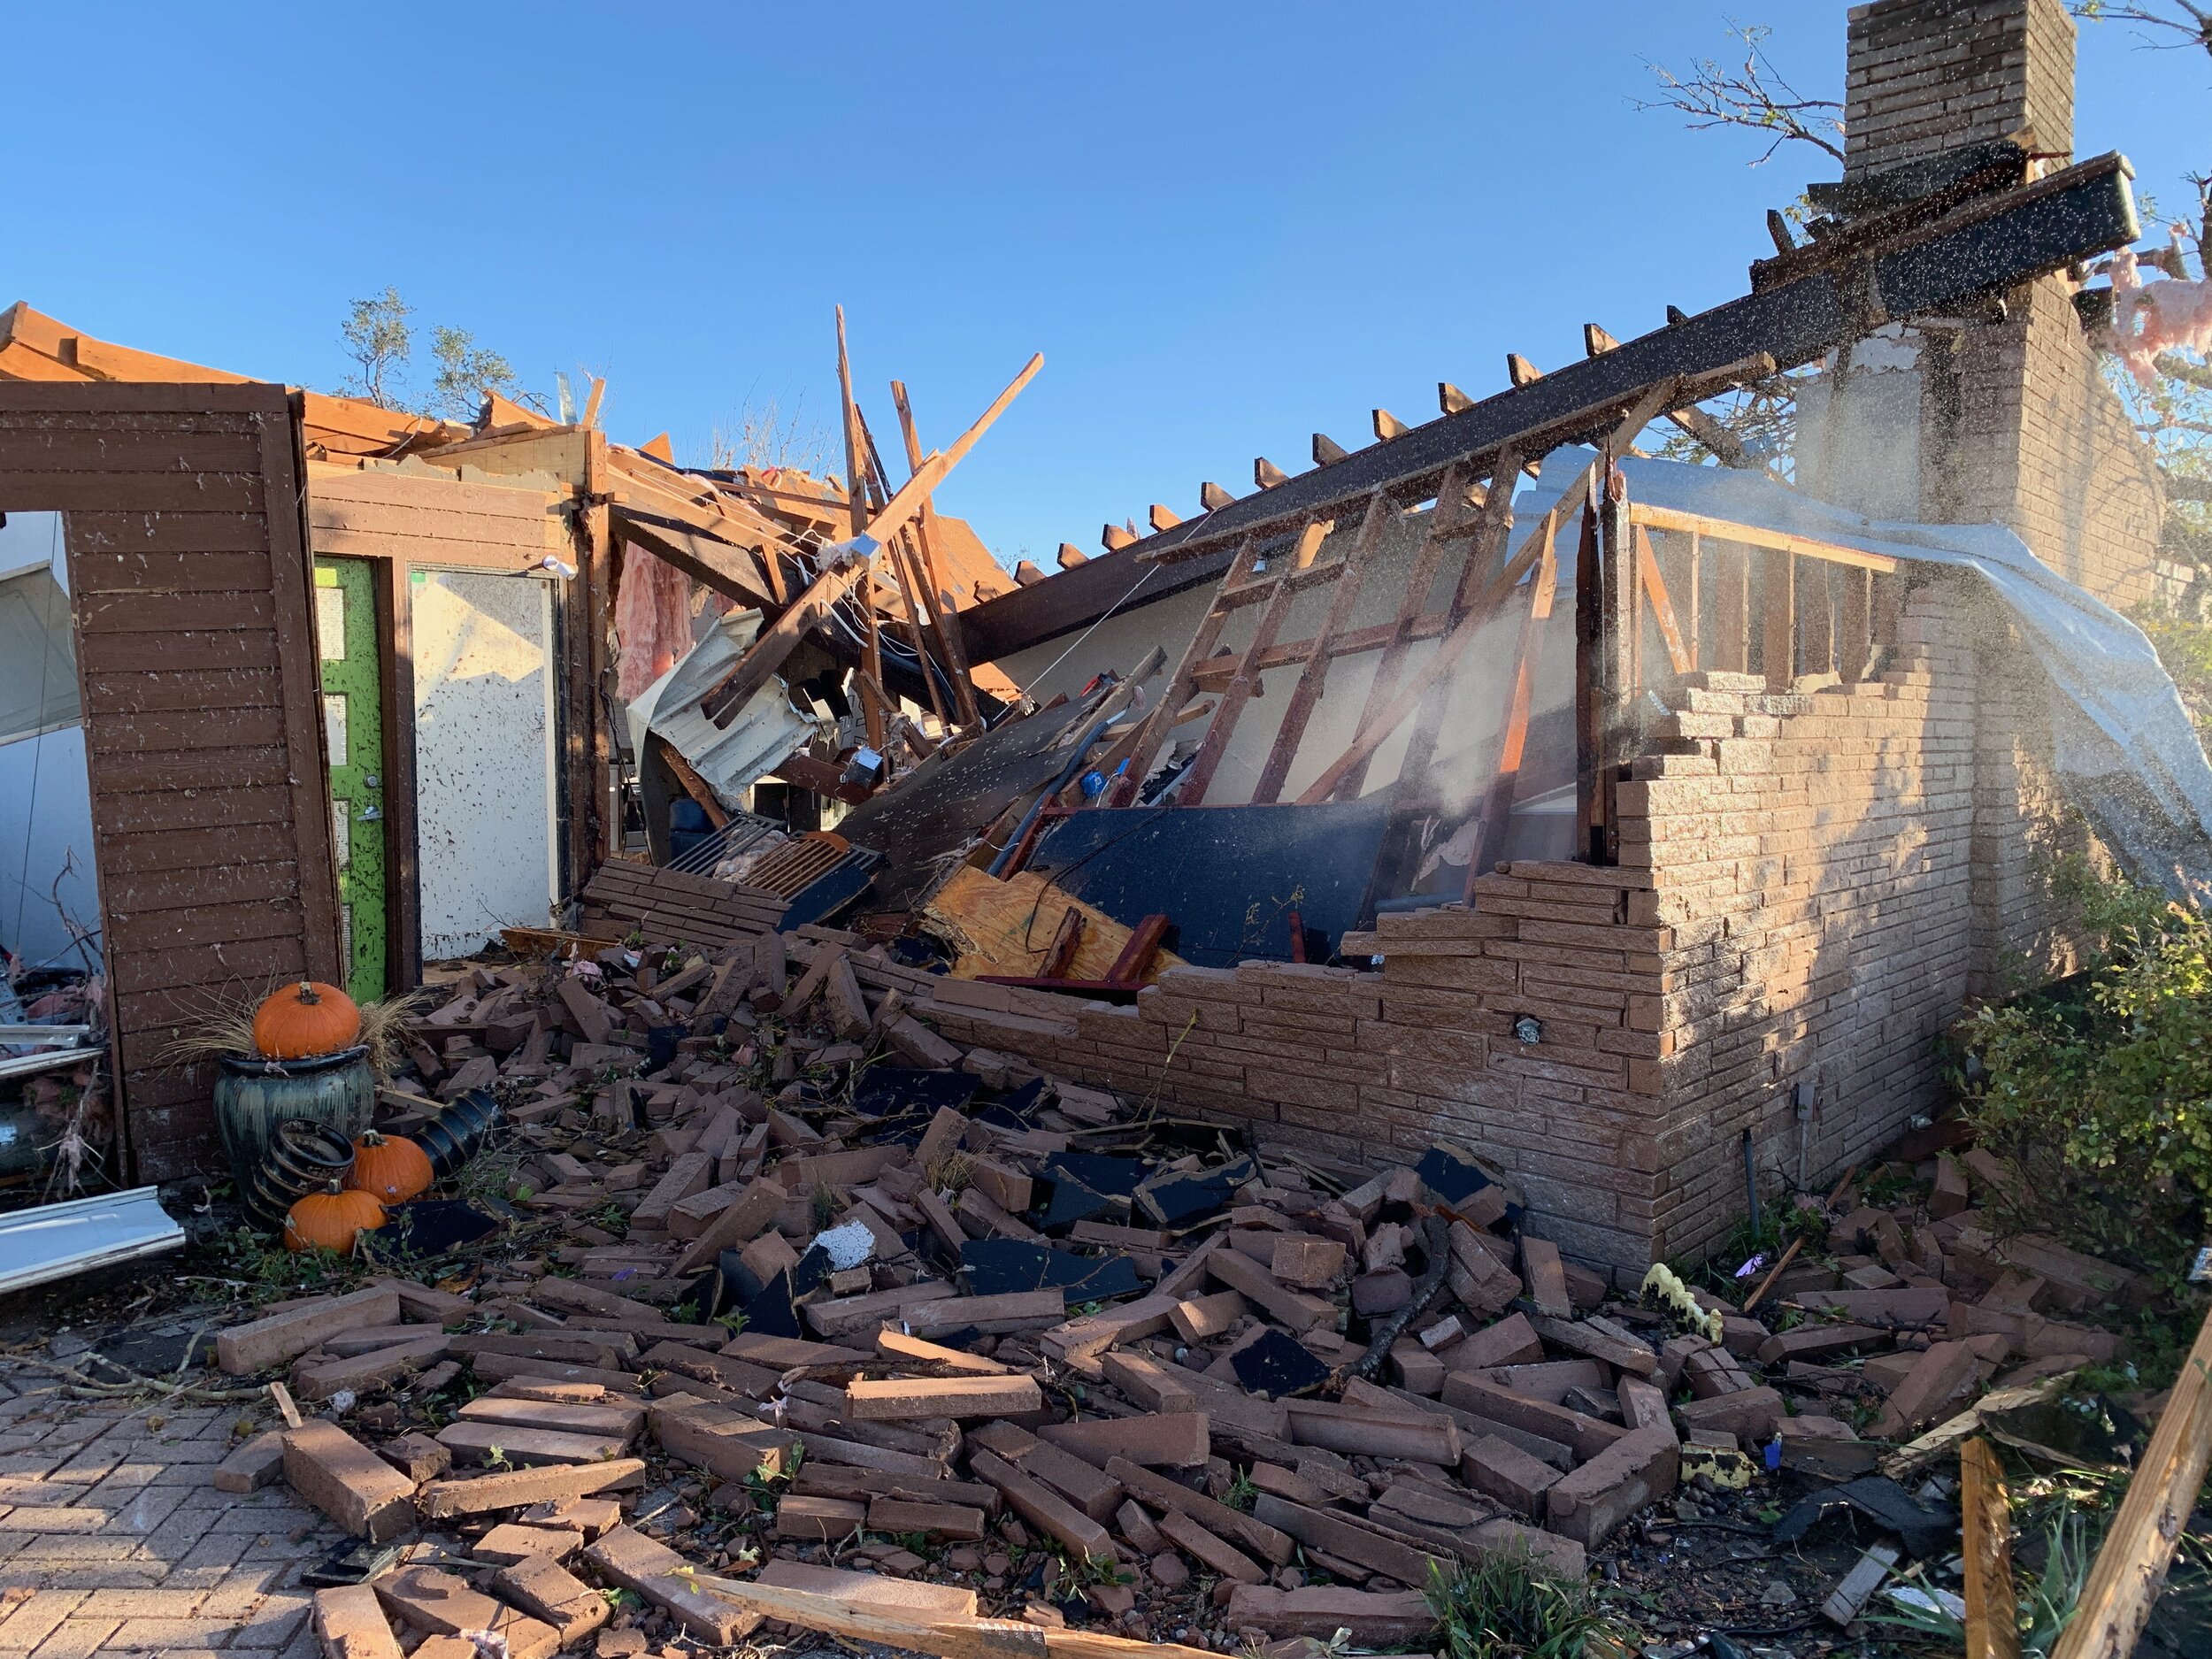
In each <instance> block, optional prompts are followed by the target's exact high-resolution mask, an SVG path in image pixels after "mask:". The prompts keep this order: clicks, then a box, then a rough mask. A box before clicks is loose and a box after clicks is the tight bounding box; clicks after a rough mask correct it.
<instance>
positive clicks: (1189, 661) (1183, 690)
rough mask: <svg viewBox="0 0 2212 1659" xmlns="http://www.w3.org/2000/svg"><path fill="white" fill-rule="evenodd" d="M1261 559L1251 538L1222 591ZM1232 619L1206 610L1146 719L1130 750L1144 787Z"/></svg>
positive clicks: (1224, 580)
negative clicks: (1170, 677) (1179, 714)
mask: <svg viewBox="0 0 2212 1659" xmlns="http://www.w3.org/2000/svg"><path fill="white" fill-rule="evenodd" d="M1258 558H1259V538H1258V537H1256V536H1247V537H1246V538H1245V540H1244V545H1243V546H1241V547H1240V548H1239V549H1237V553H1236V557H1234V558H1233V559H1231V560H1230V561H1229V568H1228V571H1227V572H1225V574H1224V575H1223V577H1222V579H1221V582H1222V588H1224V589H1225V590H1226V589H1228V588H1234V587H1236V586H1237V585H1239V584H1240V582H1242V581H1244V580H1246V579H1247V578H1248V577H1249V576H1250V575H1251V573H1252V566H1253V565H1255V564H1256V562H1257V561H1258ZM1228 619H1229V612H1228V611H1225V610H1224V609H1223V608H1222V607H1221V606H1220V604H1218V603H1215V604H1211V605H1209V606H1208V607H1207V608H1206V614H1205V615H1204V616H1203V617H1202V618H1200V619H1199V624H1198V631H1197V632H1196V633H1195V634H1192V635H1191V641H1190V644H1189V645H1188V646H1187V647H1185V648H1184V651H1183V660H1182V661H1181V662H1180V663H1179V664H1177V665H1176V669H1175V677H1174V678H1173V679H1172V680H1169V681H1168V683H1167V690H1166V692H1165V693H1164V694H1163V695H1162V696H1161V698H1160V701H1159V702H1158V703H1156V704H1155V705H1154V706H1153V710H1152V712H1151V713H1150V714H1149V715H1148V716H1146V717H1145V722H1144V726H1143V727H1142V728H1141V731H1140V733H1139V734H1138V737H1137V741H1136V742H1135V743H1134V744H1133V746H1132V747H1131V749H1130V750H1129V769H1130V771H1131V772H1133V773H1134V774H1135V775H1136V779H1137V782H1138V783H1139V785H1140V786H1141V785H1142V783H1143V782H1144V780H1145V779H1146V778H1147V777H1148V776H1150V775H1151V772H1152V768H1153V765H1154V764H1155V763H1156V761H1157V760H1158V759H1159V757H1160V750H1161V749H1164V747H1166V744H1167V734H1168V731H1169V729H1170V728H1171V726H1173V725H1174V723H1175V719H1176V718H1178V717H1177V712H1176V711H1177V710H1180V709H1181V708H1182V707H1183V706H1184V705H1185V704H1186V703H1188V702H1189V701H1190V697H1191V690H1192V687H1193V686H1194V684H1195V681H1196V679H1197V674H1198V669H1199V665H1200V664H1202V663H1204V662H1205V660H1206V659H1207V658H1208V657H1211V656H1212V655H1213V650H1214V647H1215V646H1216V645H1217V644H1218V643H1219V642H1220V640H1221V630H1222V627H1223V626H1224V625H1225V624H1226V623H1227V621H1228ZM1215 718H1217V719H1218V718H1220V712H1219V710H1216V711H1215ZM1208 729H1209V730H1210V729H1211V728H1210V727H1209V728H1208Z"/></svg>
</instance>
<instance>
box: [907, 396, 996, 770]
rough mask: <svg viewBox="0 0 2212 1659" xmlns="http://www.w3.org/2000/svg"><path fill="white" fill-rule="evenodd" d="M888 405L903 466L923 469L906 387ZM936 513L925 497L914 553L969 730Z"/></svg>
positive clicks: (962, 653) (968, 684)
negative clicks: (895, 421)
mask: <svg viewBox="0 0 2212 1659" xmlns="http://www.w3.org/2000/svg"><path fill="white" fill-rule="evenodd" d="M891 402H892V403H893V404H894V405H895V407H896V408H897V410H898V414H899V435H900V436H901V438H902V439H903V440H904V442H905V444H906V465H907V467H908V469H909V470H910V472H919V471H920V470H921V466H922V440H921V436H920V434H919V433H918V430H917V429H916V427H915V425H914V409H913V405H912V404H911V403H909V402H908V401H907V396H906V383H905V382H904V381H903V380H894V381H892V382H891ZM936 526H937V510H936V508H935V507H934V506H933V505H932V504H931V503H930V501H929V498H928V497H927V496H924V497H923V498H922V503H921V506H920V507H919V509H918V510H917V511H916V513H915V515H914V523H913V526H912V530H913V552H914V556H915V559H916V561H917V563H918V565H919V567H920V568H919V570H918V574H919V575H920V577H921V578H922V579H923V580H925V581H926V583H927V585H928V588H929V608H930V612H931V614H932V615H933V616H934V617H935V618H936V619H937V631H938V639H939V642H940V643H941V645H942V646H943V648H944V655H945V666H946V667H947V668H949V670H951V672H952V695H953V705H954V707H955V709H956V710H957V711H958V713H959V716H960V724H961V725H962V726H967V727H969V728H971V729H972V728H973V727H974V726H976V725H978V724H979V722H980V720H981V719H982V716H981V714H980V713H979V711H978V710H977V708H976V703H975V681H974V679H973V677H972V674H971V672H970V670H969V667H968V651H967V643H966V641H965V638H964V636H963V634H961V631H960V607H959V606H958V604H957V603H954V602H953V601H952V600H950V599H949V598H948V597H947V596H946V593H945V589H944V588H943V586H942V579H941V577H940V576H939V574H938V566H937V554H936V546H935V538H936V534H937V530H936Z"/></svg>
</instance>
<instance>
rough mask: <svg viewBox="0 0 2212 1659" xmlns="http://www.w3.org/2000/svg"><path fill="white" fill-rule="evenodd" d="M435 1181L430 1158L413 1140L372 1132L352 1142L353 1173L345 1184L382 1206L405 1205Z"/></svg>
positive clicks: (435, 1175)
mask: <svg viewBox="0 0 2212 1659" xmlns="http://www.w3.org/2000/svg"><path fill="white" fill-rule="evenodd" d="M436 1178H437V1172H436V1171H434V1170H433V1169H432V1168H431V1167H430V1155H429V1154H428V1153H427V1152H425V1151H424V1150H423V1149H422V1148H420V1147H419V1146H417V1145H416V1144H415V1143H414V1142H413V1141H409V1140H406V1139H405V1138H403V1137H402V1136H399V1135H380V1134H379V1133H376V1131H375V1130H373V1129H371V1130H368V1131H366V1132H365V1133H363V1134H362V1136H361V1138H360V1139H359V1140H358V1141H355V1142H354V1143H353V1173H352V1174H350V1175H349V1176H348V1177H347V1178H346V1185H347V1186H349V1187H352V1188H354V1189H355V1190H356V1191H357V1192H364V1193H366V1194H369V1195H370V1196H371V1197H373V1198H374V1199H376V1200H377V1201H378V1202H380V1203H387V1204H403V1203H405V1202H407V1201H408V1200H409V1199H411V1198H417V1197H419V1196H420V1195H421V1194H424V1193H426V1192H428V1191H429V1190H430V1183H431V1182H432V1181H433V1180H434V1179H436Z"/></svg>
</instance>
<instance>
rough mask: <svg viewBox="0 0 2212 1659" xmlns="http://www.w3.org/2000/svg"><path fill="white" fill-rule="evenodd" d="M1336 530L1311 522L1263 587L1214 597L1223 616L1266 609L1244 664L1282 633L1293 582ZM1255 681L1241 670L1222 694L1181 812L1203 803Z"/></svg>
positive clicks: (1251, 672) (1253, 673)
mask: <svg viewBox="0 0 2212 1659" xmlns="http://www.w3.org/2000/svg"><path fill="white" fill-rule="evenodd" d="M1335 527H1336V526H1335V525H1334V524H1333V522H1331V521H1330V520H1327V519H1319V520H1316V521H1315V522H1313V523H1310V524H1308V525H1306V526H1303V527H1302V529H1301V530H1300V531H1299V532H1298V540H1297V542H1296V543H1295V545H1294V548H1293V549H1292V551H1291V553H1290V555H1289V557H1287V558H1286V559H1282V560H1278V561H1275V563H1274V566H1273V573H1271V575H1270V576H1268V577H1267V578H1266V580H1264V581H1263V582H1252V583H1250V584H1249V585H1248V586H1247V587H1245V588H1241V589H1240V588H1230V587H1225V588H1223V589H1222V590H1221V592H1220V593H1219V594H1218V595H1216V596H1215V599H1214V609H1215V610H1217V611H1223V612H1224V613H1225V612H1226V611H1228V610H1229V609H1230V608H1231V607H1232V606H1233V604H1248V603H1258V602H1259V601H1260V600H1261V599H1263V598H1264V599H1265V601H1266V603H1267V609H1266V610H1264V611H1261V612H1260V619H1259V621H1258V623H1257V624H1256V626H1255V627H1254V629H1253V633H1252V643H1251V645H1250V647H1249V648H1248V650H1247V651H1246V660H1247V661H1249V660H1251V659H1252V658H1253V657H1255V656H1256V654H1257V653H1259V652H1262V651H1264V650H1265V649H1267V648H1268V647H1269V646H1271V645H1272V644H1273V643H1274V642H1275V636H1276V635H1277V634H1279V633H1280V632H1282V626H1283V623H1284V621H1285V620H1286V618H1288V617H1289V615H1290V608H1291V606H1292V605H1293V604H1294V603H1297V596H1298V592H1299V589H1298V588H1297V586H1296V585H1295V583H1294V578H1297V577H1302V576H1305V575H1307V574H1308V573H1309V572H1314V571H1316V570H1317V568H1320V569H1325V567H1317V565H1316V564H1315V559H1316V557H1317V555H1318V554H1319V553H1320V550H1321V544H1322V542H1323V541H1325V540H1327V539H1328V534H1329V532H1330V531H1331V530H1333V529H1334V528H1335ZM1259 680H1260V675H1259V671H1258V670H1257V669H1256V668H1250V669H1243V670H1240V671H1239V672H1237V673H1236V674H1235V675H1234V676H1233V677H1232V679H1231V680H1230V681H1229V684H1228V686H1227V687H1226V688H1225V690H1224V691H1223V692H1222V694H1221V706H1220V707H1219V708H1218V709H1217V710H1214V718H1213V723H1212V724H1211V725H1210V726H1207V728H1206V735H1205V736H1204V738H1202V740H1201V741H1200V742H1199V745H1198V754H1197V757H1196V758H1194V760H1193V761H1192V762H1191V768H1190V772H1189V773H1188V774H1187V776H1186V777H1185V779H1184V780H1183V788H1182V793H1181V794H1180V795H1179V796H1178V797H1177V799H1178V800H1179V803H1181V804H1182V805H1184V806H1199V805H1202V803H1204V801H1205V799H1206V789H1207V787H1208V786H1209V785H1210V784H1211V783H1212V782H1213V777H1214V772H1215V770H1216V769H1217V767H1219V765H1220V764H1221V757H1222V756H1223V754H1224V753H1225V752H1226V751H1227V749H1228V747H1229V739H1230V738H1231V737H1232V736H1233V735H1234V733H1235V732H1236V726H1237V717H1238V716H1240V714H1242V713H1243V712H1244V705H1245V704H1246V703H1248V702H1250V701H1251V699H1252V697H1253V695H1254V694H1255V693H1256V691H1257V690H1258V688H1259Z"/></svg>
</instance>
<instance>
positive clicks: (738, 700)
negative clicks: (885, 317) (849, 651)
mask: <svg viewBox="0 0 2212 1659" xmlns="http://www.w3.org/2000/svg"><path fill="white" fill-rule="evenodd" d="M1043 366H1044V358H1043V357H1032V358H1030V360H1029V362H1028V363H1027V364H1026V365H1025V366H1024V367H1023V369H1022V372H1021V373H1019V374H1018V375H1016V376H1015V377H1014V379H1013V380H1012V381H1011V383H1010V384H1009V385H1008V387H1007V388H1006V389H1005V390H1004V391H1002V392H1001V393H1000V394H999V395H998V396H997V397H996V398H995V399H994V400H993V402H992V403H991V406H990V407H989V408H988V409H986V410H985V411H983V413H982V414H981V415H979V416H978V417H977V419H976V421H975V424H974V425H973V426H970V427H969V428H968V429H967V431H965V432H964V433H962V434H960V436H959V437H958V438H957V439H956V440H954V442H953V446H952V448H951V449H948V450H946V451H945V452H944V453H943V454H941V455H937V456H933V457H930V458H929V459H928V460H926V461H925V462H924V463H923V464H922V465H921V466H920V467H919V468H918V469H917V470H916V472H915V473H914V475H913V476H912V477H911V478H910V479H908V480H906V482H905V483H903V484H902V485H900V486H899V489H898V493H897V494H896V495H893V496H892V497H891V499H890V501H889V502H888V503H886V505H885V506H884V509H883V511H880V512H879V513H877V514H876V515H875V517H874V518H872V519H870V520H869V522H868V525H867V527H866V530H865V532H864V534H867V535H868V536H870V537H872V539H874V540H875V541H883V540H884V539H886V538H887V537H888V536H892V535H895V534H898V532H899V531H900V530H901V529H902V527H904V526H905V525H906V523H907V521H908V520H909V519H910V518H913V516H914V515H915V513H916V512H917V511H919V510H920V506H921V503H923V502H925V501H926V500H927V499H928V498H929V496H930V494H931V492H932V491H933V490H934V489H935V488H937V486H938V485H940V484H941V483H942V482H943V481H944V480H945V475H946V474H947V473H949V472H951V471H952V469H953V468H954V467H955V466H956V465H958V464H959V462H960V459H961V457H964V455H966V454H967V452H968V451H969V450H970V449H972V448H973V447H974V446H975V442H976V440H977V439H979V438H980V437H981V436H982V435H983V434H984V433H985V432H987V430H989V428H990V426H991V425H992V423H993V422H995V420H997V419H998V418H999V417H1000V416H1001V415H1002V414H1003V413H1005V412H1006V409H1007V407H1008V405H1009V404H1010V403H1013V401H1014V399H1015V398H1016V397H1017V396H1019V395H1020V393H1021V389H1022V388H1024V387H1025V386H1027V385H1028V384H1029V382H1030V381H1031V380H1033V379H1034V378H1035V376H1036V373H1037V371H1038V370H1039V369H1041V368H1042V367H1043ZM867 569H868V567H867V565H864V564H860V563H856V564H851V565H845V566H843V567H842V568H841V569H838V570H831V571H824V572H822V573H821V574H820V575H819V576H817V577H816V578H815V579H814V580H813V581H812V582H811V583H810V584H809V585H808V587H807V589H806V591H805V592H804V593H803V594H801V595H799V596H798V597H797V598H796V599H795V600H794V601H793V602H792V603H791V606H790V608H789V609H788V610H787V611H785V612H784V613H783V614H782V615H781V616H780V617H778V618H776V619H775V621H774V622H772V623H771V624H770V625H769V626H767V627H766V628H764V630H762V632H761V634H760V637H759V638H757V639H756V640H755V641H753V643H752V645H751V646H750V648H749V649H747V651H746V653H745V655H744V656H743V657H741V658H740V659H739V661H738V664H737V666H736V667H735V668H733V669H732V670H731V672H730V674H729V676H728V678H727V679H726V680H724V681H723V682H722V684H721V685H720V686H718V687H716V688H715V690H714V691H713V692H712V693H711V694H710V695H709V696H708V697H707V698H706V699H705V700H704V701H703V703H701V705H700V706H701V708H702V709H703V710H705V712H706V714H707V717H708V718H710V719H711V720H713V721H714V722H715V724H716V725H718V726H726V725H728V724H729V723H730V722H731V721H732V720H733V719H735V718H737V710H739V708H741V706H742V705H743V704H744V703H745V702H746V700H747V699H749V697H751V696H752V695H753V694H754V693H755V692H756V691H758V690H759V689H760V688H761V687H763V686H764V685H766V684H767V683H768V681H769V680H770V678H771V677H772V675H773V674H774V673H775V672H776V671H777V670H778V669H779V668H780V667H782V666H783V664H784V661H785V659H786V658H787V657H789V656H790V655H791V653H792V652H793V651H795V650H796V649H798V647H799V642H800V641H801V640H803V639H804V638H805V637H806V635H807V634H808V633H809V632H810V630H811V629H812V628H813V626H815V624H817V623H818V622H820V621H821V620H822V619H823V618H826V616H828V614H829V612H830V611H831V610H832V608H833V607H834V606H835V604H836V603H837V602H838V601H839V600H840V599H841V598H843V597H844V595H845V592H846V590H847V589H848V588H851V587H852V586H853V585H854V584H855V583H856V582H857V581H858V580H860V579H861V577H862V576H864V575H865V574H866V573H867Z"/></svg>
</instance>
